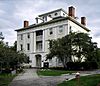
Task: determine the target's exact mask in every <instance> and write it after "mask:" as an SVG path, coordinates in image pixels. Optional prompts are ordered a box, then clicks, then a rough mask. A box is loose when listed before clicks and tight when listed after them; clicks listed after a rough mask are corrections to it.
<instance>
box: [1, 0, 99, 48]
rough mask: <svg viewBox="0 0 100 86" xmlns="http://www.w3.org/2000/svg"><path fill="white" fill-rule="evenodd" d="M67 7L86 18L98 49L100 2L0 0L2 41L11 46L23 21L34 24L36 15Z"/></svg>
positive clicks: (77, 0) (79, 0) (84, 0)
mask: <svg viewBox="0 0 100 86" xmlns="http://www.w3.org/2000/svg"><path fill="white" fill-rule="evenodd" d="M69 6H74V7H75V8H76V16H77V17H78V18H79V19H80V17H81V16H86V18H87V27H88V28H89V29H90V30H91V33H90V34H91V36H92V37H93V41H95V42H97V43H98V47H100V44H99V43H100V28H99V27H100V0H0V32H2V33H3V35H4V37H5V39H4V41H6V42H9V45H13V43H14V41H15V40H16V39H17V36H16V35H17V33H16V32H15V31H14V30H16V29H19V28H21V27H23V21H24V20H28V21H30V24H33V23H35V17H37V15H39V14H42V13H45V12H49V11H52V10H56V9H59V8H63V9H64V10H65V11H66V12H67V10H68V7H69Z"/></svg>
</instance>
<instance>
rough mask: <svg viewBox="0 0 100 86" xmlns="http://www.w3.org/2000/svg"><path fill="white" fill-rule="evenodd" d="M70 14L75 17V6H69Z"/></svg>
mask: <svg viewBox="0 0 100 86" xmlns="http://www.w3.org/2000/svg"><path fill="white" fill-rule="evenodd" d="M68 15H69V16H71V17H73V18H75V8H74V7H73V6H71V7H69V8H68Z"/></svg>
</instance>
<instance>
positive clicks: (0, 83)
mask: <svg viewBox="0 0 100 86" xmlns="http://www.w3.org/2000/svg"><path fill="white" fill-rule="evenodd" d="M15 76H16V75H11V74H0V86H8V85H9V84H10V82H11V81H12V80H13V78H14V77H15Z"/></svg>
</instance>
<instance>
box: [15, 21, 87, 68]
mask: <svg viewBox="0 0 100 86" xmlns="http://www.w3.org/2000/svg"><path fill="white" fill-rule="evenodd" d="M60 26H62V33H59V27H60ZM70 26H71V29H72V31H73V32H85V33H87V31H85V30H84V29H83V28H82V27H80V26H78V25H77V24H75V23H73V22H72V21H70V20H63V21H60V22H56V23H52V24H47V25H44V26H39V27H36V28H30V29H26V30H23V31H18V33H17V50H18V51H19V50H20V44H23V50H24V53H26V54H27V55H28V56H29V57H30V60H31V62H30V65H31V66H32V67H37V65H36V56H35V55H37V54H39V55H41V67H43V63H44V62H45V59H46V54H47V53H48V52H49V49H48V48H49V41H48V40H53V39H54V40H55V39H57V38H62V37H64V36H65V35H67V34H68V33H69V31H70ZM50 28H52V30H53V34H51V35H50V32H49V29H50ZM38 30H43V37H42V51H39V52H36V31H38ZM28 33H29V34H30V38H27V34H28ZM21 34H23V40H21V39H20V38H21ZM27 43H29V44H30V50H27ZM49 65H50V66H57V65H58V66H59V64H58V59H57V58H56V57H55V58H53V59H52V60H51V61H50V64H49ZM60 66H61V65H60Z"/></svg>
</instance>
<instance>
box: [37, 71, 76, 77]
mask: <svg viewBox="0 0 100 86" xmlns="http://www.w3.org/2000/svg"><path fill="white" fill-rule="evenodd" d="M73 72H75V71H65V70H37V74H38V75H43V76H60V75H61V74H67V73H73Z"/></svg>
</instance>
